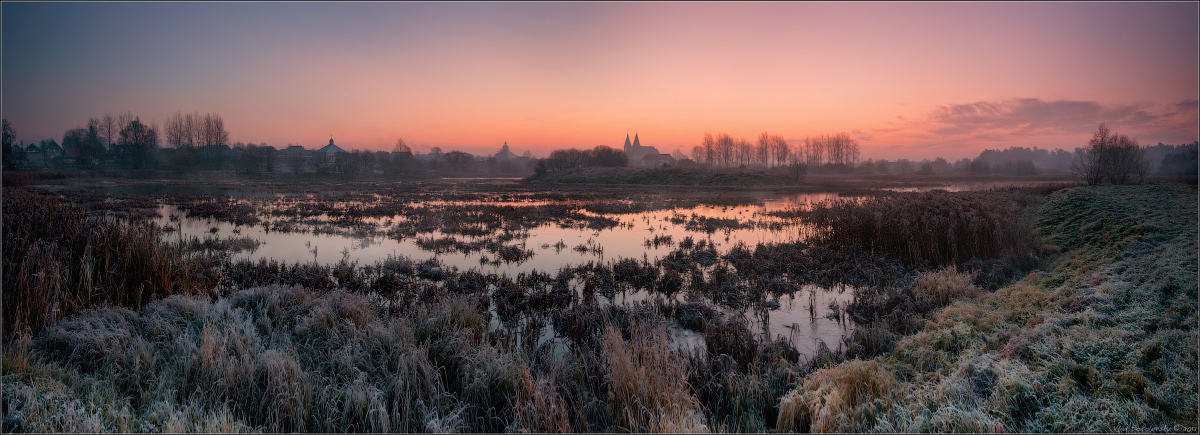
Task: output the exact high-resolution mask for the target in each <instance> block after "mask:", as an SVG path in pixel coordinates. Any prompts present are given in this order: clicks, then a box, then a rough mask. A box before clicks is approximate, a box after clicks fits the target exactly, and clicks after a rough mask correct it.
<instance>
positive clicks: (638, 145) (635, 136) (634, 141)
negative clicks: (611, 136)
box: [625, 133, 642, 148]
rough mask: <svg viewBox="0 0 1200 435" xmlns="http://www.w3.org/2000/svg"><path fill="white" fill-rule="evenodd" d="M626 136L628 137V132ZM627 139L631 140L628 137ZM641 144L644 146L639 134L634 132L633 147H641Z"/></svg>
mask: <svg viewBox="0 0 1200 435" xmlns="http://www.w3.org/2000/svg"><path fill="white" fill-rule="evenodd" d="M625 136H626V137H628V136H629V135H628V134H627V135H625ZM626 140H629V139H628V138H627V139H626ZM641 146H642V143H641V142H640V141H638V135H637V133H634V134H633V147H634V148H640V147H641Z"/></svg>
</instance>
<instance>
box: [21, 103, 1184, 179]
mask: <svg viewBox="0 0 1200 435" xmlns="http://www.w3.org/2000/svg"><path fill="white" fill-rule="evenodd" d="M1119 136H1120V135H1119ZM15 137H16V133H15V131H14V129H13V127H12V125H11V124H10V123H9V121H8V120H7V119H5V120H4V154H3V162H4V168H5V169H10V170H11V169H22V168H30V169H59V170H63V169H114V170H124V171H128V172H127V173H129V174H138V173H145V171H150V170H162V171H172V172H175V173H180V174H187V173H192V172H195V171H236V172H238V173H241V174H243V175H250V176H258V175H263V174H272V173H284V174H292V175H293V176H299V175H304V174H314V175H321V174H331V175H363V176H373V177H384V178H388V177H400V178H408V177H430V176H433V177H436V176H448V177H523V176H528V175H531V174H535V173H538V174H540V173H547V172H561V171H573V170H578V169H582V168H590V167H624V166H637V164H639V163H642V162H641V161H639V162H632V161H631V159H630V157H629V156H627V155H626V154H625V152H623V151H622V150H620V149H614V148H611V147H608V146H605V145H598V146H595V147H593V148H591V149H583V150H581V149H574V148H567V149H557V150H554V151H553V152H551V153H550V155H549V157H547V158H544V159H536V158H533V157H532V155H530V153H529V152H526V153H525V155H524V156H520V157H518V156H516V155H515V154H512V153H511V152H509V151H508V149H507V147H505V148H504V149H503V150H502V151H501V152H498V153H496V154H495V155H491V156H476V155H473V154H470V153H467V152H464V151H457V150H455V151H449V152H442V150H441V148H440V147H433V148H432V149H431V150H430V153H428V154H415V153H413V152H412V150H411V148H410V147H409V146H408V145H407V144H406V143H405V142H404V140H403V139H399V140H397V143H396V146H395V147H394V148H393V149H392V150H391V151H390V152H387V151H359V150H349V151H346V150H343V149H341V148H338V147H336V146H333V143H332V141H331V142H330V146H327V147H325V148H320V149H306V148H304V147H302V146H299V145H294V144H288V145H287V146H286V147H284V148H283V149H277V148H275V147H273V146H270V145H268V144H266V143H260V144H253V143H250V144H246V143H242V142H235V143H230V139H229V137H230V134H229V131H228V130H227V129H226V128H225V123H224V120H223V119H222V118H221V116H220V115H219V114H216V113H207V114H200V113H191V114H184V113H181V112H176V113H175V114H173V115H171V116H169V117H167V119H166V121H165V122H164V125H163V126H162V127H161V128H160V127H159V126H158V125H155V124H146V123H144V122H142V121H141V119H140V118H139V117H138V116H135V115H134V114H132V113H129V112H126V113H121V114H118V115H115V116H114V115H112V114H107V113H106V114H104V115H103V116H99V117H92V118H89V119H88V122H87V126H86V127H77V128H73V129H70V130H68V131H67V132H66V133H65V134H64V135H63V137H62V142H61V144H60V143H59V142H57V141H55V140H54V139H43V140H41V141H40V142H38V143H34V144H28V145H25V144H20V145H18V144H16V143H15ZM1121 137H1124V136H1121ZM1122 140H1123V141H1124V142H1122V143H1123V144H1124V145H1125V147H1124V148H1120V149H1125V150H1131V151H1129V153H1128V154H1129V158H1136V159H1139V162H1138V164H1135V165H1133V167H1136V168H1138V170H1137V171H1134V172H1132V174H1134V175H1136V177H1135V178H1140V177H1141V176H1145V175H1158V176H1168V177H1191V178H1195V177H1196V174H1197V163H1196V162H1197V157H1196V155H1197V145H1198V143H1197V142H1192V143H1190V144H1181V145H1164V144H1162V143H1159V144H1157V145H1154V146H1140V145H1138V144H1137V142H1136V141H1134V140H1133V139H1130V138H1128V137H1125V139H1122ZM1129 146H1132V147H1133V148H1136V152H1134V151H1132V148H1129ZM1094 148H1095V147H1094V146H1092V145H1088V146H1087V147H1080V148H1075V149H1074V150H1072V151H1068V150H1064V149H1053V150H1051V149H1042V148H1038V147H1036V146H1035V147H1032V148H1026V147H1020V146H1013V147H1009V148H1005V149H987V150H984V151H983V152H981V153H980V154H979V156H978V157H975V158H974V159H969V158H962V159H959V160H957V161H953V162H951V161H948V160H946V159H944V158H941V157H938V158H935V159H924V160H919V161H918V160H910V159H898V160H888V159H865V160H864V159H863V158H862V151H861V147H860V145H859V143H858V140H857V139H855V138H853V137H852V136H851V135H850V134H849V133H846V132H841V133H835V134H828V135H816V136H806V137H805V138H804V139H802V140H793V141H791V142H789V141H788V140H787V139H785V138H784V137H783V136H781V135H773V134H770V133H768V132H763V133H761V134H760V135H759V136H758V138H757V140H756V141H754V142H751V141H749V140H746V139H744V138H735V137H733V136H732V135H730V134H728V133H717V134H712V133H705V134H704V136H703V137H702V139H701V140H700V143H699V144H698V145H695V146H693V147H692V149H691V153H690V157H691V158H688V157H689V156H685V155H684V154H683V153H681V152H679V151H678V150H677V151H676V152H675V153H674V155H673V159H674V160H671V159H666V160H665V162H664V163H663V166H674V167H677V168H680V169H688V168H692V169H715V170H722V169H728V168H757V169H770V168H786V170H785V172H787V174H788V175H790V176H794V177H800V176H802V175H804V174H857V175H939V174H960V175H1041V174H1060V175H1066V174H1070V173H1075V174H1077V175H1080V176H1081V177H1083V178H1085V179H1088V180H1094V179H1095V174H1091V175H1092V177H1091V178H1089V177H1088V176H1087V175H1085V174H1083V172H1085V171H1081V170H1079V169H1080V168H1078V167H1077V166H1079V165H1078V164H1077V163H1078V162H1079V161H1080V159H1081V157H1080V156H1088V155H1091V156H1092V158H1093V159H1095V158H1098V157H1096V156H1097V155H1096V154H1095V153H1092V151H1093V150H1094ZM1089 153H1092V154H1089ZM1118 160H1119V159H1118ZM1141 160H1144V161H1141ZM1106 161H1107V160H1106ZM1143 163H1144V165H1142V164H1143ZM655 164H657V163H655ZM1106 164H1108V163H1106ZM1142 166H1144V168H1143V167H1142ZM781 170H783V169H781ZM1100 178H1101V179H1104V178H1105V177H1103V176H1102V177H1100ZM1121 179H1122V177H1120V176H1116V178H1115V180H1118V181H1119V180H1121Z"/></svg>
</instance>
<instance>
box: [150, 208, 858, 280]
mask: <svg viewBox="0 0 1200 435" xmlns="http://www.w3.org/2000/svg"><path fill="white" fill-rule="evenodd" d="M835 198H837V194H835V193H809V194H793V195H786V196H779V197H775V198H770V199H767V200H764V201H763V204H762V205H751V206H712V205H700V206H696V207H691V208H676V209H670V210H658V211H649V212H641V213H630V214H604V213H590V212H585V214H589V215H600V216H605V217H608V218H611V219H615V220H617V221H618V222H619V224H618V225H617V226H615V227H613V228H608V229H600V230H592V229H581V228H578V227H577V226H565V225H561V224H555V223H550V224H545V225H541V226H539V227H536V228H534V229H532V230H530V231H528V232H527V234H522V235H523V236H527V237H524V238H521V239H518V240H516V242H515V244H516V246H519V247H520V248H522V249H523V250H530V251H533V253H534V255H533V257H531V258H530V259H528V260H526V261H523V262H519V263H506V262H503V261H497V258H496V255H495V254H490V253H488V252H484V251H482V250H480V251H476V252H470V253H462V252H443V253H440V254H439V253H435V252H431V251H430V250H424V249H421V247H420V246H418V243H417V239H418V238H417V237H412V238H403V239H397V238H392V237H388V236H383V235H366V236H362V237H354V236H350V235H345V234H343V233H345V231H342V232H336V231H334V230H332V229H329V228H326V227H325V226H323V225H311V226H308V227H306V226H304V225H294V227H295V229H296V230H297V231H292V232H281V231H269V230H268V228H278V227H279V226H282V225H281V224H280V222H281V221H284V220H285V218H282V217H265V218H264V219H263V223H265V224H266V225H269V226H270V227H266V226H264V225H263V224H258V225H235V224H233V223H229V222H222V221H218V220H214V219H198V218H183V217H182V216H184V215H185V213H184V212H183V211H182V210H180V209H179V208H178V207H176V206H173V205H161V206H160V208H159V215H160V216H161V218H160V219H159V224H161V225H164V226H168V227H175V228H176V231H175V232H174V233H173V234H170V235H168V236H167V237H168V238H178V237H183V238H190V237H192V236H195V237H199V238H201V239H203V238H204V237H208V236H216V237H227V236H231V235H235V236H238V237H247V238H253V239H257V240H259V241H260V242H262V244H261V245H260V246H259V247H258V249H256V250H253V251H248V252H241V253H237V254H234V256H233V258H234V259H235V260H237V259H248V260H251V261H257V260H258V259H260V258H266V259H275V260H279V261H281V262H286V263H295V262H299V263H310V262H315V263H317V264H324V265H328V264H334V263H337V262H338V261H341V260H342V259H343V258H347V259H348V260H349V261H358V262H359V263H360V264H368V263H372V262H374V261H376V260H378V259H381V258H385V257H386V256H388V255H403V256H407V257H410V258H412V259H414V260H424V259H428V258H436V259H438V260H439V261H441V262H442V263H444V264H446V265H448V266H454V267H457V268H459V269H462V270H466V269H471V268H475V269H477V270H479V271H480V272H484V273H489V272H490V273H496V274H509V275H516V274H517V273H521V272H531V271H533V270H540V271H556V270H558V269H559V268H561V267H563V266H567V265H577V264H584V263H587V262H590V261H596V262H610V261H613V260H619V259H622V258H636V259H647V260H650V261H653V260H655V259H657V258H660V257H661V256H663V255H666V254H667V253H669V252H671V251H672V250H673V249H674V248H675V245H676V244H677V243H679V242H680V241H682V240H684V239H685V238H687V237H691V238H693V239H694V240H697V241H699V240H707V241H708V242H709V243H710V244H711V245H712V246H714V247H715V248H716V249H717V251H718V252H719V253H721V254H724V253H726V252H728V250H729V248H730V247H732V246H734V245H736V244H738V243H745V244H746V245H748V246H751V247H753V246H754V245H756V244H758V243H778V242H790V241H796V240H801V239H802V235H803V231H804V228H803V226H802V225H799V224H798V223H796V222H794V221H792V222H787V221H784V220H783V219H779V218H775V217H771V216H767V215H765V214H766V213H768V212H771V211H777V210H783V209H790V208H796V207H803V206H805V205H807V204H811V203H814V202H820V201H824V200H828V199H835ZM473 203H474V204H481V203H480V202H473ZM489 204H490V205H496V204H495V203H489ZM545 204H546V202H544V201H543V202H536V203H533V202H530V203H520V202H507V203H506V204H505V205H511V206H517V207H522V206H534V205H545ZM461 205H469V203H467V202H464V203H463V204H461ZM173 216H174V217H177V219H173V218H172V217H173ZM318 218H319V217H318ZM403 219H404V216H400V215H397V216H393V217H392V218H368V219H363V220H362V224H363V225H371V226H375V227H376V229H377V231H372V232H368V233H375V234H384V233H386V232H387V231H386V230H387V228H388V227H389V226H390V225H393V224H395V223H396V222H398V221H401V220H403ZM697 219H701V220H703V219H708V220H721V221H722V222H726V223H727V222H729V221H732V220H736V221H737V222H738V223H741V224H742V225H741V226H742V227H741V228H729V225H725V227H724V228H722V226H721V225H716V226H715V228H712V227H710V228H709V229H711V230H712V231H705V230H704V228H703V225H699V224H695V222H696V220H697ZM321 220H323V221H324V222H329V219H328V218H327V217H326V218H323V219H319V221H321ZM689 222H691V223H693V224H694V225H692V229H691V230H689V229H688V225H687V224H688V223H689ZM277 224H280V225H277ZM668 236H669V238H670V241H671V242H670V243H659V244H653V243H651V244H650V246H647V244H646V242H647V241H653V240H655V239H656V238H658V240H660V241H663V240H666V239H667V237H668ZM420 237H423V238H427V239H440V238H445V237H453V238H455V239H456V240H460V241H463V242H472V241H478V240H485V239H486V236H480V237H471V236H463V235H458V234H446V233H443V232H441V231H437V230H434V231H432V232H429V233H425V234H421V235H420ZM481 260H483V261H481Z"/></svg>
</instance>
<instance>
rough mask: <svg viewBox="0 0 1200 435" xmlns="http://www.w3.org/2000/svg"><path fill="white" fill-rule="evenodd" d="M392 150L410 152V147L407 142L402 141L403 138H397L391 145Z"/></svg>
mask: <svg viewBox="0 0 1200 435" xmlns="http://www.w3.org/2000/svg"><path fill="white" fill-rule="evenodd" d="M392 152H394V153H411V152H412V148H409V147H408V143H407V142H405V141H404V138H397V139H396V145H394V146H392Z"/></svg>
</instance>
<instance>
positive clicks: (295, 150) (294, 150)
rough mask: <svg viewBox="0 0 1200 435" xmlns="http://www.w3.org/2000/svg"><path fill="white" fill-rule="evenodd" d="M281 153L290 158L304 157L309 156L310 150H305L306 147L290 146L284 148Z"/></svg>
mask: <svg viewBox="0 0 1200 435" xmlns="http://www.w3.org/2000/svg"><path fill="white" fill-rule="evenodd" d="M279 153H280V154H282V155H284V156H289V157H290V156H301V157H303V156H304V155H306V154H308V150H305V149H304V147H302V146H300V145H288V147H287V148H284V149H283V151H280V152H279Z"/></svg>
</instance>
